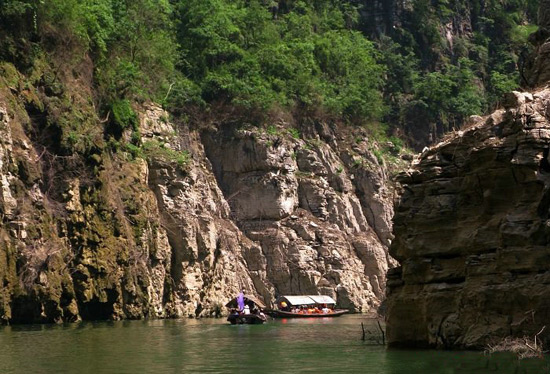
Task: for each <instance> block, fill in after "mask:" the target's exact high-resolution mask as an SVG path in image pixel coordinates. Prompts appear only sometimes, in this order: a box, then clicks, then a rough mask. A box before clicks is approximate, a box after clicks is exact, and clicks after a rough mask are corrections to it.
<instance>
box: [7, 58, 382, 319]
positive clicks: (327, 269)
mask: <svg viewBox="0 0 550 374" xmlns="http://www.w3.org/2000/svg"><path fill="white" fill-rule="evenodd" d="M83 63H86V61H84V62H83ZM0 69H4V70H2V71H3V72H4V73H5V74H4V78H0V187H1V188H0V213H1V219H2V223H1V225H0V246H1V247H0V249H1V251H0V281H1V282H2V284H3V287H2V288H1V289H0V318H1V320H2V321H3V322H4V323H28V322H33V323H36V322H65V321H78V320H81V319H126V318H130V319H140V318H170V317H188V316H194V317H195V316H214V315H219V314H220V313H224V312H225V310H224V309H225V308H224V307H223V305H224V304H225V303H226V302H227V301H228V300H229V299H230V298H231V297H234V296H235V295H237V294H238V292H239V290H241V289H244V290H245V292H246V293H250V294H254V295H256V296H259V297H260V298H262V299H263V300H264V301H265V302H266V303H267V304H270V303H271V302H272V301H273V300H274V298H275V296H276V295H279V294H302V293H308V294H310V293H313V294H316V293H323V294H328V295H331V296H334V297H335V298H336V299H337V300H338V302H339V303H340V305H341V306H344V307H348V308H350V309H352V310H355V311H371V312H373V311H376V310H377V308H378V306H379V305H380V303H381V301H382V300H383V298H384V288H385V278H384V275H385V273H386V271H387V270H388V267H389V266H391V259H390V258H389V257H388V255H387V245H388V244H389V242H390V239H391V216H392V208H391V198H392V195H391V191H390V190H389V189H388V188H387V186H386V182H387V176H386V174H385V168H384V167H383V166H381V165H380V164H379V162H378V160H377V159H376V157H375V156H374V155H373V153H372V150H371V149H370V147H372V144H370V143H369V142H368V140H367V136H366V133H365V132H363V131H362V130H360V129H356V130H354V131H355V132H353V131H348V130H345V129H342V130H345V131H344V132H343V133H342V134H340V133H339V130H340V129H339V128H331V127H329V126H327V125H320V124H317V126H313V125H311V126H309V127H308V128H307V129H305V130H304V131H307V141H306V140H304V139H306V135H304V136H303V137H302V139H295V138H294V137H293V136H292V134H291V133H289V132H288V131H287V130H286V129H285V127H284V126H280V127H278V128H277V130H276V133H275V134H269V131H266V129H261V128H246V126H243V127H242V128H240V129H239V128H237V127H235V128H231V129H230V131H226V130H220V131H217V132H216V131H214V132H212V131H206V132H202V133H201V132H199V131H198V130H193V129H190V128H189V126H187V125H186V124H179V125H175V124H174V123H173V122H172V121H170V119H169V118H170V116H169V114H168V113H166V112H165V111H164V110H162V109H161V108H159V107H158V106H156V105H153V104H143V105H141V106H140V107H138V106H136V107H135V110H136V112H138V117H139V124H137V125H136V128H130V127H128V128H120V130H119V129H118V128H116V127H113V126H114V124H113V123H112V122H110V120H109V116H107V117H106V118H98V116H97V113H96V110H95V108H94V107H93V105H92V104H91V101H90V100H89V98H90V97H91V96H92V92H91V91H90V87H91V86H92V82H91V76H88V77H86V76H79V75H78V73H74V74H77V75H74V74H68V77H64V78H63V79H65V81H62V82H54V83H55V84H46V83H44V82H45V81H46V78H44V77H45V76H46V75H47V74H48V71H47V70H46V71H45V72H44V77H42V78H41V77H35V79H34V80H32V81H31V80H28V79H27V78H25V77H24V76H22V75H20V74H19V73H18V72H16V71H15V69H13V67H10V66H9V65H2V66H0ZM8 70H9V71H8ZM83 70H85V71H88V70H89V69H83ZM6 72H9V74H7V73H6ZM10 74H11V75H10ZM7 77H11V78H10V79H8V78H7ZM48 79H49V78H48ZM70 79H74V80H75V81H74V82H72V83H70V82H69V83H70V84H67V80H70ZM137 130H139V131H137ZM344 133H345V134H346V135H343V134H344ZM105 134H108V136H106V135H105ZM136 135H137V136H136ZM294 135H295V134H294Z"/></svg>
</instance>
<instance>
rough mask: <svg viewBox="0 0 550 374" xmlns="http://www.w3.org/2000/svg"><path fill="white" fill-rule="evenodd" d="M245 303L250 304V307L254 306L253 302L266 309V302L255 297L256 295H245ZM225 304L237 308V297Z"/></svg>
mask: <svg viewBox="0 0 550 374" xmlns="http://www.w3.org/2000/svg"><path fill="white" fill-rule="evenodd" d="M244 303H245V304H246V305H248V306H250V307H252V306H253V305H251V304H254V305H256V306H257V307H258V308H261V309H265V304H264V303H263V302H262V301H261V300H260V299H258V298H256V297H254V296H250V295H245V296H244ZM225 306H226V307H227V308H236V307H237V298H236V297H235V298H233V299H231V300H229V302H228V303H227V304H225Z"/></svg>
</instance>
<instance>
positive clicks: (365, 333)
mask: <svg viewBox="0 0 550 374" xmlns="http://www.w3.org/2000/svg"><path fill="white" fill-rule="evenodd" d="M376 323H377V324H378V329H379V330H380V334H378V333H375V332H373V331H371V330H370V329H365V325H364V324H363V322H361V332H362V335H361V340H362V341H367V340H368V341H369V342H370V343H371V344H377V345H386V333H385V332H384V329H383V328H382V325H381V324H380V321H378V320H377V321H376Z"/></svg>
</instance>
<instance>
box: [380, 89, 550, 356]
mask: <svg viewBox="0 0 550 374" xmlns="http://www.w3.org/2000/svg"><path fill="white" fill-rule="evenodd" d="M549 108H550V90H548V89H546V90H541V91H538V92H536V93H534V94H530V93H519V92H514V93H513V94H510V95H508V96H507V98H506V100H505V109H502V110H498V111H496V112H494V113H493V114H491V115H490V116H488V117H485V118H483V119H481V118H480V119H478V121H477V123H475V124H473V125H470V126H469V127H467V128H465V129H463V130H462V131H458V132H456V133H454V134H452V135H450V136H449V137H448V139H447V140H445V141H443V142H441V143H439V144H438V145H436V146H435V147H433V148H431V149H430V150H428V151H425V152H423V153H422V154H421V155H420V158H419V159H418V160H417V161H416V162H415V165H414V167H413V168H411V169H410V170H408V171H407V172H404V173H402V174H401V175H400V177H399V181H400V183H401V184H402V194H401V198H400V200H399V202H398V204H397V206H396V210H395V217H394V233H395V240H394V242H393V243H392V245H391V248H390V253H391V255H392V256H394V257H395V258H396V259H397V260H398V261H399V262H400V263H401V266H400V267H397V268H395V269H391V270H390V271H389V273H388V300H387V302H388V317H387V334H388V339H389V343H390V345H392V346H402V345H406V346H431V347H445V348H482V347H483V346H484V345H485V344H487V343H491V342H492V341H493V340H494V339H498V338H504V337H506V336H518V337H521V336H525V335H529V336H534V335H535V334H536V333H538V332H539V331H540V330H541V328H542V327H543V326H545V325H547V321H548V320H549V319H550V301H549V300H550V266H549V264H550V262H549V260H550V247H549V242H550V156H549V155H550V151H549V150H550V122H549V120H550V112H549ZM549 336H550V335H549V334H548V333H547V332H543V334H541V335H540V336H539V338H542V339H547V338H548V337H549Z"/></svg>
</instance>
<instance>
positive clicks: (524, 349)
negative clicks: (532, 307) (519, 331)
mask: <svg viewBox="0 0 550 374" xmlns="http://www.w3.org/2000/svg"><path fill="white" fill-rule="evenodd" d="M544 329H546V326H544V327H543V328H542V329H541V330H540V331H539V332H538V333H537V334H536V335H535V336H534V338H533V339H531V338H530V337H527V336H524V337H523V338H512V337H510V336H508V337H506V338H504V339H503V340H502V341H501V342H499V343H498V344H495V345H490V344H489V345H487V348H486V349H485V353H487V354H493V353H495V352H511V353H514V354H515V355H516V356H517V357H518V359H520V360H523V359H524V358H540V357H543V354H544V349H543V346H542V344H541V343H540V340H538V341H537V337H538V336H539V335H540V334H541V333H542V332H543V331H544Z"/></svg>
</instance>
